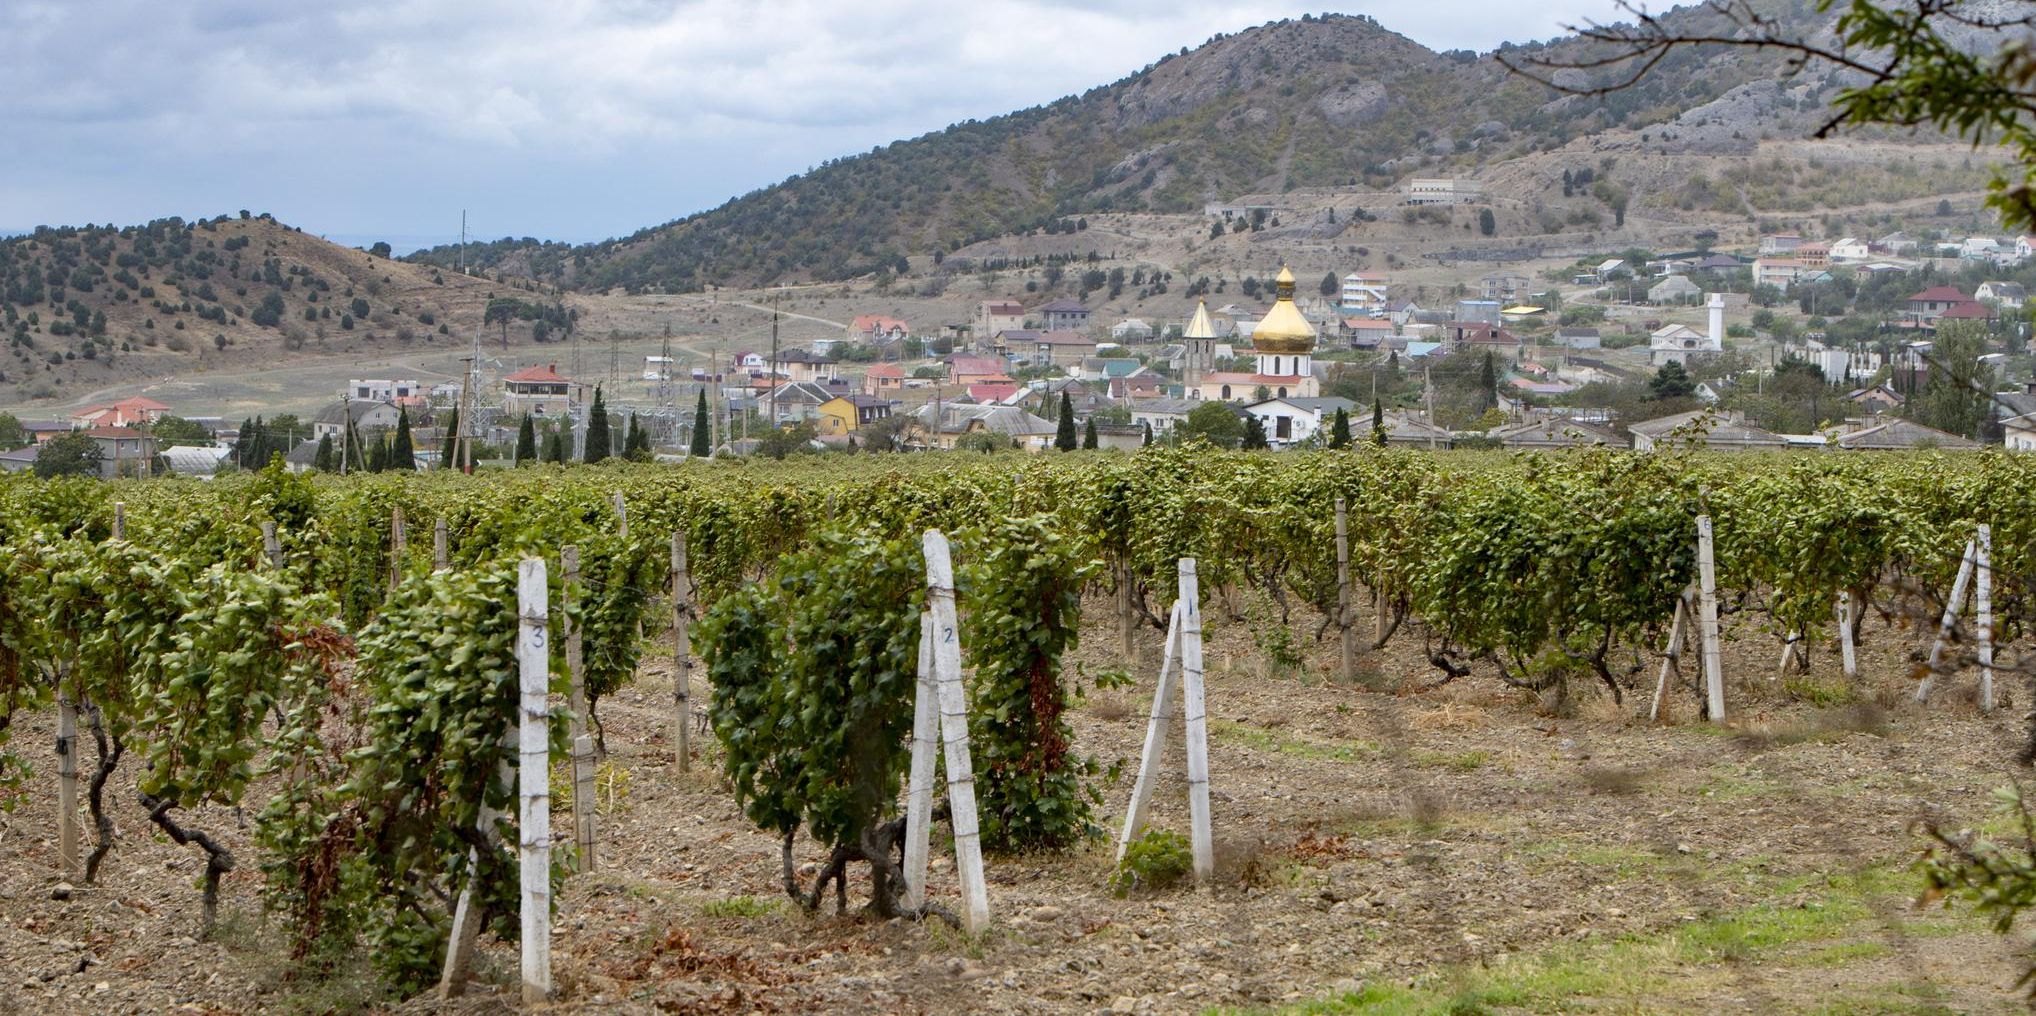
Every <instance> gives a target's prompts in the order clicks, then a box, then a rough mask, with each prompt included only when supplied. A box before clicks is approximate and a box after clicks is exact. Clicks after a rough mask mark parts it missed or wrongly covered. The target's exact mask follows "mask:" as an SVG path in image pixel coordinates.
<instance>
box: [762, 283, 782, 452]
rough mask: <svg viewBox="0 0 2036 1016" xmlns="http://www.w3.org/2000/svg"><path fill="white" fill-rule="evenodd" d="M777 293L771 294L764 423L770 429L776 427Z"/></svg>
mask: <svg viewBox="0 0 2036 1016" xmlns="http://www.w3.org/2000/svg"><path fill="white" fill-rule="evenodd" d="M779 292H781V291H773V292H772V293H771V400H770V410H769V414H768V417H767V419H766V420H765V422H766V423H767V424H768V425H769V426H772V427H775V426H777V425H778V298H779Z"/></svg>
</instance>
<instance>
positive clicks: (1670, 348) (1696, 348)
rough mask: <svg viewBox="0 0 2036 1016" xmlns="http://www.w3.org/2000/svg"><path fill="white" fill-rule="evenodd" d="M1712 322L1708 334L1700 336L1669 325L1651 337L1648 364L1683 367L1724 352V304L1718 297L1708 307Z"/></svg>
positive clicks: (1689, 330) (1683, 328)
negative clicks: (1701, 358) (1697, 358)
mask: <svg viewBox="0 0 2036 1016" xmlns="http://www.w3.org/2000/svg"><path fill="white" fill-rule="evenodd" d="M1704 309H1705V311H1706V312H1707V313H1708V316H1709V318H1710V322H1709V323H1710V327H1709V329H1708V330H1707V331H1704V332H1699V331H1697V330H1696V329H1694V328H1691V327H1689V326H1688V325H1668V326H1666V327H1664V328H1661V329H1660V330H1658V331H1656V332H1655V333H1654V334H1653V335H1651V336H1649V337H1648V342H1647V362H1648V363H1651V364H1663V363H1683V364H1687V363H1688V362H1689V360H1690V359H1691V358H1692V357H1696V356H1703V355H1706V354H1710V353H1722V352H1724V351H1725V301H1724V299H1723V298H1722V297H1721V296H1720V295H1719V294H1717V293H1713V294H1711V299H1710V300H1709V301H1708V302H1707V303H1706V304H1705V307H1704Z"/></svg>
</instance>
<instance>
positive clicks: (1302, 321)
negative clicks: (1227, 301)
mask: <svg viewBox="0 0 2036 1016" xmlns="http://www.w3.org/2000/svg"><path fill="white" fill-rule="evenodd" d="M1274 291H1275V293H1276V294H1277V297H1276V299H1274V300H1273V305H1272V310H1270V311H1267V312H1266V315H1265V317H1263V318H1261V319H1259V322H1258V325H1257V326H1256V327H1254V328H1253V329H1252V330H1251V352H1252V360H1253V363H1252V367H1253V369H1252V370H1251V372H1249V373H1246V372H1244V371H1215V372H1212V373H1210V374H1208V375H1206V376H1204V377H1200V378H1193V379H1191V380H1190V382H1189V385H1188V397H1189V398H1194V399H1209V400H1215V401H1222V402H1250V401H1253V400H1255V399H1258V398H1260V397H1261V395H1260V390H1261V389H1263V394H1264V397H1268V398H1276V399H1283V398H1289V397H1292V398H1304V399H1306V398H1314V397H1316V396H1318V395H1320V394H1322V383H1321V382H1320V381H1317V380H1316V379H1315V364H1314V357H1313V356H1312V355H1311V354H1313V353H1314V351H1315V326H1314V325H1311V324H1309V323H1308V319H1307V318H1305V317H1302V316H1301V309H1300V308H1299V307H1296V306H1294V273H1293V272H1292V271H1290V270H1288V269H1287V268H1285V267H1282V268H1281V269H1280V275H1279V280H1278V281H1277V282H1275V283H1274ZM1207 321H1208V313H1207V311H1206V310H1203V309H1198V310H1197V311H1196V312H1195V318H1194V322H1200V323H1204V325H1205V327H1206V322H1207ZM1194 322H1191V324H1190V327H1189V329H1188V331H1189V332H1193V331H1194V328H1193V324H1194ZM1182 337H1183V338H1185V339H1189V340H1190V341H1192V340H1193V339H1194V338H1195V336H1194V335H1192V334H1184V335H1183V336H1182Z"/></svg>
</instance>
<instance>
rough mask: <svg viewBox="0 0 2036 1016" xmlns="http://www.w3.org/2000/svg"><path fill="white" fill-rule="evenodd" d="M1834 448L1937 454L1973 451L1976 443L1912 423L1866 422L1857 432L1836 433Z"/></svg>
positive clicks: (1892, 421) (1899, 420) (1894, 420)
mask: <svg viewBox="0 0 2036 1016" xmlns="http://www.w3.org/2000/svg"><path fill="white" fill-rule="evenodd" d="M1836 443H1837V445H1838V447H1839V448H1842V449H1844V450H1846V451H1849V452H1852V451H1868V452H1873V451H1910V450H1913V449H1918V448H1934V449H1938V450H1941V451H1974V450H1976V449H1978V448H1979V447H1980V444H1979V442H1977V441H1974V440H1971V439H1970V438H1963V437H1959V436H1958V435H1956V434H1951V433H1947V432H1945V431H1941V430H1937V429H1936V428H1934V427H1925V426H1923V425H1922V424H1920V423H1917V422H1916V421H1914V420H1904V419H1893V420H1881V419H1876V420H1873V421H1870V422H1869V424H1868V425H1867V426H1864V427H1861V428H1859V429H1857V430H1852V431H1848V432H1844V433H1840V434H1839V435H1838V436H1837V442H1836Z"/></svg>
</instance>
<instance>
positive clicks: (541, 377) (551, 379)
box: [502, 363, 566, 384]
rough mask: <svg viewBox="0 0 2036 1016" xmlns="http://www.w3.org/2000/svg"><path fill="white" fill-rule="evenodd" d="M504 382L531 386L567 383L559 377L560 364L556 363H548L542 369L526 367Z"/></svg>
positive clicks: (506, 378)
mask: <svg viewBox="0 0 2036 1016" xmlns="http://www.w3.org/2000/svg"><path fill="white" fill-rule="evenodd" d="M502 380H504V381H515V382H518V383H529V384H544V383H550V384H564V383H565V381H566V379H565V378H563V377H561V376H560V375H559V372H558V364H555V363H547V364H545V365H544V366H542V367H525V368H523V369H522V370H519V371H517V372H516V373H514V374H511V375H509V376H508V377H505V378H503V379H502Z"/></svg>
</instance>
